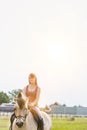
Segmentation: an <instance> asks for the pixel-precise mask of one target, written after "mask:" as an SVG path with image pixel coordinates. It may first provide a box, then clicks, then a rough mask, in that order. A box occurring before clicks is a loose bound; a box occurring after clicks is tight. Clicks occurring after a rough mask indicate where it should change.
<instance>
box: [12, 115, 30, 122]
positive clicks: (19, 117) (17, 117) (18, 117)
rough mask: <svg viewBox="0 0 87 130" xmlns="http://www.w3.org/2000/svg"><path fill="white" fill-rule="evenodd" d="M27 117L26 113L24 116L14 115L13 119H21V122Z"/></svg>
mask: <svg viewBox="0 0 87 130" xmlns="http://www.w3.org/2000/svg"><path fill="white" fill-rule="evenodd" d="M27 115H28V113H27V114H26V115H25V116H21V115H18V116H16V115H15V118H16V119H23V121H25V120H26V117H27Z"/></svg>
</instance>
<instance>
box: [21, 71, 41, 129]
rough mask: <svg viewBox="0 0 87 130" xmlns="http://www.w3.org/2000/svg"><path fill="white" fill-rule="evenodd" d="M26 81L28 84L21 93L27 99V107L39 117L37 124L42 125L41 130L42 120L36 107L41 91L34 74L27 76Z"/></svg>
mask: <svg viewBox="0 0 87 130" xmlns="http://www.w3.org/2000/svg"><path fill="white" fill-rule="evenodd" d="M28 81H29V84H28V85H27V86H26V87H24V89H23V93H24V95H25V96H27V97H28V99H29V107H30V108H31V109H32V110H34V111H35V112H36V113H37V115H38V117H39V123H40V125H41V124H42V125H41V130H43V118H42V115H41V112H40V109H39V107H38V101H39V97H40V92H41V89H40V87H39V86H38V84H37V77H36V75H35V74H34V73H30V74H29V77H28Z"/></svg>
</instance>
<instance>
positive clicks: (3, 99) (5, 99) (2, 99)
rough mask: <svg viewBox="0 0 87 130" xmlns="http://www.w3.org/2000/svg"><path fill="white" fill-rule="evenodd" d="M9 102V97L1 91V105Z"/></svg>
mask: <svg viewBox="0 0 87 130" xmlns="http://www.w3.org/2000/svg"><path fill="white" fill-rule="evenodd" d="M9 102H10V99H9V96H8V95H7V94H6V93H5V92H3V91H1V92H0V104H2V103H9Z"/></svg>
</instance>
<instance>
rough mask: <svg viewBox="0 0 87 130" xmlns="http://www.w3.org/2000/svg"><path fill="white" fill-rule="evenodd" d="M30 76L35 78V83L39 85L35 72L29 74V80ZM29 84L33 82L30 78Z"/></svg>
mask: <svg viewBox="0 0 87 130" xmlns="http://www.w3.org/2000/svg"><path fill="white" fill-rule="evenodd" d="M29 78H35V85H36V86H37V85H38V84H37V77H36V75H35V74H34V73H30V74H29V76H28V80H29ZM29 84H31V83H30V80H29Z"/></svg>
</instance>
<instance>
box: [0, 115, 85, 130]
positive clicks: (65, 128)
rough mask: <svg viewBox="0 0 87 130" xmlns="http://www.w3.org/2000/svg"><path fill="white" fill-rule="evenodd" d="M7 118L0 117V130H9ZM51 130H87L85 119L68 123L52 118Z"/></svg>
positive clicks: (63, 119)
mask: <svg viewBox="0 0 87 130" xmlns="http://www.w3.org/2000/svg"><path fill="white" fill-rule="evenodd" d="M8 128H9V117H0V130H9V129H8ZM52 130H87V118H80V117H78V118H75V120H74V121H68V120H67V119H66V118H59V117H52Z"/></svg>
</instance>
